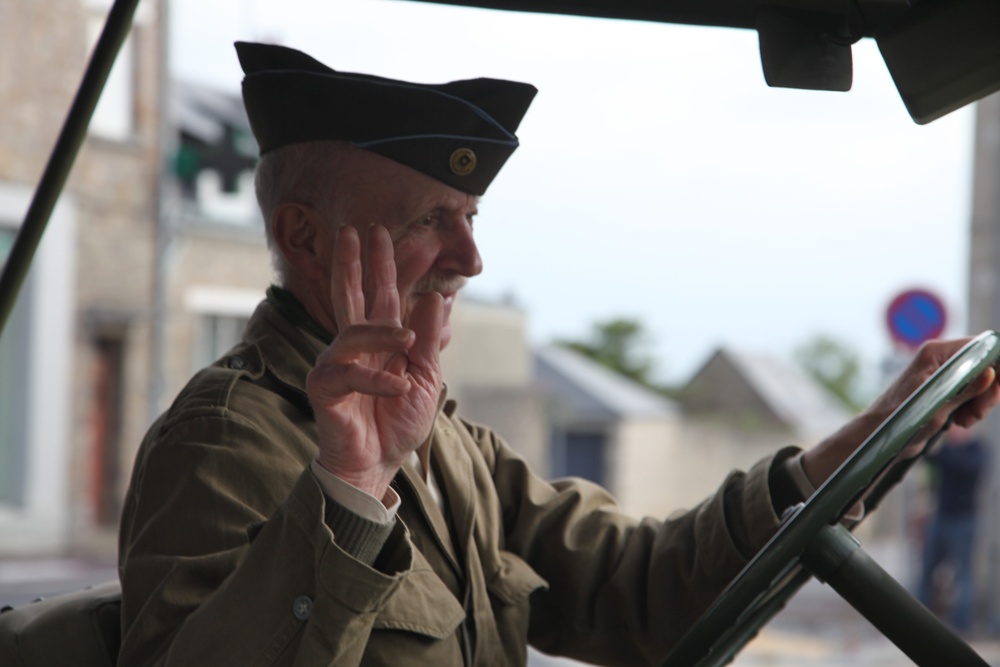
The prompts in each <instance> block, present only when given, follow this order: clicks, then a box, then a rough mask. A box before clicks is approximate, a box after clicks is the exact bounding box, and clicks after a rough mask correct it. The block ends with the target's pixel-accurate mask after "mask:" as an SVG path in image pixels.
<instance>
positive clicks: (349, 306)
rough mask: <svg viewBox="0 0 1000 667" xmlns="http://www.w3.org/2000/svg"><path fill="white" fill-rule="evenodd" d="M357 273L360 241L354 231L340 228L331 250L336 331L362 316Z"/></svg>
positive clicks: (360, 318)
mask: <svg viewBox="0 0 1000 667" xmlns="http://www.w3.org/2000/svg"><path fill="white" fill-rule="evenodd" d="M361 274H362V269H361V241H360V239H359V238H358V232H357V230H356V229H354V228H353V227H351V226H349V225H341V227H340V229H339V230H337V239H336V241H335V243H334V248H333V268H332V270H331V271H330V296H331V299H332V301H333V314H334V316H335V317H336V318H337V329H338V330H340V331H343V330H344V329H346V328H347V327H349V326H351V325H352V324H357V323H358V322H361V321H362V320H363V318H364V316H365V295H364V285H363V282H362V281H363V278H362V275H361Z"/></svg>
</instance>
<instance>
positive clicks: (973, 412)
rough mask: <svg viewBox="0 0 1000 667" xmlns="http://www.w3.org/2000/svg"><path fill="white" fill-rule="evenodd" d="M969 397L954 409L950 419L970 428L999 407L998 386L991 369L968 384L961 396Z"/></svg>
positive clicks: (999, 391) (999, 385)
mask: <svg viewBox="0 0 1000 667" xmlns="http://www.w3.org/2000/svg"><path fill="white" fill-rule="evenodd" d="M966 394H968V395H969V398H966V399H964V400H963V401H962V403H961V405H960V406H959V407H958V408H956V409H955V412H954V413H953V416H952V419H953V420H954V421H955V423H956V424H958V425H959V426H963V427H966V428H968V427H970V426H972V425H974V424H975V423H976V422H978V421H980V420H981V419H983V418H984V417H986V415H987V414H988V413H989V412H990V410H992V409H993V408H995V407H997V406H998V405H1000V384H998V383H997V373H996V370H995V369H993V368H987V369H986V370H985V371H983V372H982V373H981V374H980V376H979V377H977V378H976V379H975V380H974V381H973V382H971V383H970V385H969V387H968V388H967V389H966V390H965V391H964V392H962V395H963V396H964V395H966Z"/></svg>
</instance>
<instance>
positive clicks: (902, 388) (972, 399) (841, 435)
mask: <svg viewBox="0 0 1000 667" xmlns="http://www.w3.org/2000/svg"><path fill="white" fill-rule="evenodd" d="M970 340H972V339H971V338H962V339H958V340H950V341H930V342H928V343H925V344H924V345H923V346H921V348H920V350H919V351H918V352H917V354H916V356H915V357H914V358H913V361H911V362H910V364H909V365H908V366H907V368H906V370H904V371H903V373H902V374H900V376H899V377H898V378H896V380H895V381H894V382H893V383H892V384H891V385H890V386H889V388H888V389H886V390H885V391H884V392H883V393H882V395H881V396H879V397H878V398H877V399H875V401H874V402H873V403H872V404H871V406H869V407H868V409H866V410H865V411H864V412H862V413H861V414H860V415H858V416H857V417H856V418H855V419H853V420H852V421H851V422H849V423H848V424H847V425H846V426H844V427H843V428H842V429H840V430H839V431H837V432H836V433H835V434H834V435H832V436H830V437H829V438H827V439H826V440H824V441H823V442H821V443H820V444H818V445H816V447H814V448H813V449H811V450H810V451H808V452H806V453H805V454H804V455H803V459H802V467H803V469H804V470H805V473H806V476H807V477H809V481H810V482H812V483H813V485H814V486H816V487H819V486H820V485H821V484H822V483H823V482H824V481H826V479H827V477H829V476H830V475H832V474H833V472H834V471H835V470H836V469H837V468H838V467H840V464H841V463H843V462H844V461H845V460H847V458H848V457H849V456H850V455H851V454H852V453H854V450H855V449H857V448H858V446H860V445H861V443H863V442H864V441H865V440H866V439H867V438H868V436H869V435H871V434H872V433H873V432H874V431H875V429H876V428H878V426H879V425H880V424H881V423H882V422H884V421H885V420H886V419H887V418H888V417H889V415H891V414H892V413H893V412H894V411H895V410H896V408H898V407H899V406H900V405H901V404H902V403H903V401H905V400H906V399H907V397H909V396H910V394H912V393H913V392H914V391H916V390H917V388H918V387H920V385H921V384H923V383H924V382H925V381H926V380H927V378H929V377H930V376H931V375H933V374H934V372H935V371H936V370H937V369H938V368H940V367H941V365H943V364H944V363H945V362H946V361H947V360H948V359H949V358H950V357H951V356H952V355H953V354H955V353H956V352H958V351H959V350H960V349H961V348H962V346H963V345H965V344H966V343H968V342H969V341H970ZM998 404H1000V384H998V381H997V374H996V371H995V370H994V369H993V368H988V369H986V370H985V371H983V372H982V373H981V374H980V375H979V377H977V378H975V379H974V380H972V381H971V382H970V383H969V385H968V386H967V387H966V388H965V389H964V390H963V391H962V393H961V394H959V395H958V396H957V397H956V398H955V399H953V400H952V401H950V402H949V403H947V404H945V405H944V406H942V407H941V409H940V410H938V412H937V413H936V414H935V415H934V416H933V417H932V418H931V420H930V422H929V423H928V424H927V426H926V427H925V428H924V429H922V430H921V431H920V433H918V434H917V435H916V436H915V437H914V439H913V441H912V442H911V443H910V444H909V445H908V446H907V448H906V451H905V453H906V454H910V455H912V454H915V453H916V452H919V451H920V450H921V449H922V448H923V446H924V444H925V443H926V442H927V440H928V439H929V438H931V437H932V436H933V435H934V434H935V433H937V432H938V431H940V430H941V428H943V427H944V425H945V423H946V422H947V421H948V418H949V416H950V417H951V419H952V420H953V421H954V423H956V424H958V425H959V426H965V427H970V426H972V425H973V424H975V423H976V422H978V421H980V420H981V419H983V418H984V417H985V416H986V414H987V413H988V412H989V411H990V410H992V409H993V408H994V407H996V406H997V405H998Z"/></svg>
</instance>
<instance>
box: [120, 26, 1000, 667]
mask: <svg viewBox="0 0 1000 667" xmlns="http://www.w3.org/2000/svg"><path fill="white" fill-rule="evenodd" d="M237 49H238V52H239V56H240V60H241V63H242V65H243V68H244V71H245V73H246V77H245V79H244V89H243V92H244V100H245V102H246V106H247V111H248V114H249V118H250V121H251V126H252V128H253V131H254V134H255V136H256V137H257V140H258V143H259V145H260V148H261V155H262V157H261V162H260V165H259V169H258V197H259V200H260V202H261V209H262V212H263V214H264V216H265V219H266V224H267V227H268V235H269V243H270V246H271V248H272V250H273V252H274V253H275V254H276V257H277V261H276V265H277V267H278V274H279V276H280V283H281V284H280V286H275V287H272V288H271V289H270V290H269V293H268V298H267V300H266V301H265V302H263V303H262V304H261V305H260V307H259V308H258V310H257V312H256V313H255V314H254V316H253V318H252V319H251V321H250V323H249V324H248V326H247V329H246V332H245V334H244V336H243V342H242V343H241V344H240V345H238V346H237V347H235V348H234V349H233V350H231V351H230V352H229V353H228V354H227V355H226V356H225V357H224V358H222V359H221V360H219V361H218V362H217V363H216V364H214V365H213V366H212V367H210V368H207V369H205V370H203V371H201V372H200V373H199V374H198V375H196V376H195V377H194V378H193V379H192V380H191V382H190V383H189V384H188V386H187V387H186V388H185V389H184V390H183V392H182V393H181V394H180V396H179V397H178V398H177V400H176V401H175V403H174V405H173V406H172V407H171V408H170V409H169V410H168V411H167V412H166V413H165V414H164V415H163V417H161V419H160V420H158V421H157V423H156V424H154V426H153V427H152V428H151V429H150V431H149V434H148V435H147V437H146V439H145V441H144V443H143V445H142V448H141V450H140V453H139V456H138V459H137V461H136V466H135V469H134V472H133V477H132V482H131V485H130V490H129V494H128V497H127V501H126V507H125V512H124V516H123V520H122V529H121V543H120V569H121V579H122V588H123V646H122V652H121V657H120V661H119V664H120V665H123V666H125V667H136V666H139V665H147V666H151V665H183V666H185V667H189V666H191V665H222V664H241V665H242V664H253V665H307V664H308V665H313V664H315V665H434V666H440V665H523V664H524V663H525V661H526V650H527V649H526V647H527V645H528V644H529V643H530V644H533V645H534V646H536V647H538V648H539V649H541V650H543V651H547V652H551V653H556V654H561V655H567V656H571V657H575V658H578V659H581V660H585V661H588V662H595V663H601V664H619V665H639V664H658V663H659V662H660V661H662V660H663V659H664V657H665V655H666V654H667V652H668V651H669V649H670V648H671V646H672V645H674V644H675V643H676V641H677V640H678V639H679V637H680V635H681V634H682V632H683V631H684V630H685V629H686V628H687V627H688V626H689V625H690V624H691V623H692V622H693V621H694V620H695V619H696V618H697V617H698V615H699V614H700V613H701V612H702V611H703V610H704V609H705V608H706V606H707V605H708V604H709V603H710V602H711V601H712V599H713V598H714V597H715V596H716V595H717V594H718V593H719V591H721V590H722V588H723V587H724V586H725V585H726V583H727V582H728V581H729V580H730V579H731V578H732V577H733V576H734V575H735V574H736V573H738V572H739V570H740V569H741V568H742V567H743V566H744V565H745V564H746V563H747V562H748V560H749V559H750V558H751V557H752V556H753V555H754V553H755V552H756V551H757V550H758V549H759V548H760V547H761V546H762V545H763V544H765V542H766V541H767V540H768V538H769V537H771V536H772V535H773V533H774V532H775V531H776V530H777V528H778V515H779V514H780V513H781V511H782V510H783V509H784V508H785V507H787V506H789V505H790V504H792V503H794V502H797V501H799V500H801V499H802V498H803V497H804V496H805V495H807V494H808V493H809V492H810V489H811V488H812V487H814V486H816V485H818V484H819V483H821V482H822V481H823V480H824V479H825V478H826V477H827V476H828V475H829V474H830V473H831V472H832V471H833V470H834V469H835V468H836V467H837V466H838V465H839V464H840V463H841V462H842V461H843V460H844V459H845V458H846V457H847V456H848V455H849V454H850V453H851V452H852V451H853V450H854V449H855V447H856V446H857V445H858V444H859V443H860V442H862V441H863V440H864V438H865V437H866V436H867V435H868V434H869V433H870V432H871V431H872V430H873V429H874V428H875V427H876V426H877V425H878V424H879V423H881V421H882V420H883V419H884V418H885V417H886V416H888V414H890V413H891V411H892V410H893V409H894V408H895V407H896V406H897V405H898V404H899V402H900V401H901V400H902V398H904V397H905V396H906V395H908V393H909V391H910V390H911V389H913V388H915V387H916V386H917V385H918V383H919V382H920V381H921V380H922V379H924V378H926V377H927V376H928V375H929V374H930V373H931V372H932V371H933V370H934V369H935V368H936V367H937V366H939V365H940V363H941V362H942V361H943V360H944V359H946V358H947V357H948V356H949V355H950V354H951V353H952V352H954V351H955V350H957V349H958V346H959V344H960V343H959V342H952V343H935V344H931V345H928V346H926V347H925V348H924V350H923V351H922V352H921V353H920V355H918V358H917V360H916V361H915V362H914V364H913V365H912V367H911V368H910V369H909V370H908V371H907V373H906V374H904V376H903V377H902V378H901V379H900V380H899V381H898V382H897V383H896V384H895V385H894V386H893V387H892V388H890V390H889V391H888V392H887V393H886V394H885V395H883V396H882V397H881V398H880V399H879V400H877V401H876V402H875V404H874V405H873V406H872V407H871V408H869V409H868V410H867V411H866V412H864V413H863V414H862V415H861V416H860V417H858V418H857V419H855V420H854V421H852V422H850V423H849V424H847V425H845V426H844V428H843V429H841V431H839V432H838V433H836V434H834V435H833V436H831V437H830V438H829V439H828V440H826V441H824V442H823V443H821V444H820V445H819V446H817V447H816V448H815V449H813V450H810V451H809V452H805V453H800V452H799V450H797V449H794V448H785V449H783V450H781V451H779V452H778V453H776V454H775V455H774V456H773V457H770V458H768V459H766V460H764V461H761V462H760V463H759V464H757V465H756V466H754V467H753V468H752V469H751V470H749V471H748V472H746V473H741V472H734V473H732V474H731V475H730V476H729V477H728V478H727V479H726V480H725V481H724V482H723V483H722V486H721V487H720V488H719V490H718V491H717V492H716V493H715V494H714V495H713V496H712V497H710V498H708V499H706V500H705V501H704V502H703V503H702V504H701V505H699V506H698V507H696V508H694V509H693V510H691V511H688V512H686V513H684V514H681V515H679V516H677V517H673V518H671V519H670V520H668V521H658V520H653V519H644V520H638V519H634V518H630V517H626V516H623V515H622V514H621V512H620V511H619V510H618V509H617V507H616V506H615V504H614V501H613V500H612V498H610V497H609V496H608V494H607V493H606V492H605V491H603V490H602V489H600V488H598V487H597V486H594V485H592V484H588V483H586V482H583V481H579V480H575V481H572V480H569V481H559V482H548V481H545V480H543V479H541V478H539V477H538V476H536V475H534V474H533V473H532V472H531V470H530V469H529V468H528V466H527V465H526V464H525V463H524V461H523V460H522V459H521V458H520V457H519V456H518V455H517V454H516V453H514V451H513V450H512V449H510V448H509V447H508V446H507V445H506V444H505V443H504V441H503V440H502V439H501V438H500V437H499V436H498V435H497V434H495V433H493V432H492V431H490V430H489V429H487V428H485V427H483V426H479V425H476V424H472V423H469V422H467V421H464V420H463V419H462V418H461V417H460V415H459V413H458V412H457V407H456V405H455V403H454V402H453V401H450V400H448V399H447V398H446V396H445V393H444V389H443V381H442V377H441V370H440V364H439V352H440V350H441V349H442V348H443V347H444V346H445V345H447V344H448V341H449V340H450V337H451V332H450V329H449V324H448V321H449V314H450V310H451V305H452V302H453V300H454V298H455V294H456V293H457V292H458V290H459V289H460V288H461V287H462V285H463V284H464V283H465V281H466V280H467V279H468V278H470V277H472V276H475V275H476V274H478V273H479V272H480V270H481V269H482V260H481V258H480V256H479V253H478V250H477V248H476V243H475V240H474V238H473V219H474V217H475V216H476V214H477V212H478V198H479V196H480V195H481V194H482V193H483V192H484V191H485V190H486V187H487V186H488V185H489V183H490V182H491V181H492V179H493V177H494V176H495V175H496V173H497V172H498V171H499V169H500V167H501V166H502V165H503V163H504V161H505V160H506V159H507V157H508V156H509V155H510V154H511V152H513V150H514V148H515V147H516V146H517V139H516V137H515V136H514V132H515V131H516V129H517V126H518V124H519V122H520V120H521V117H522V116H523V114H524V113H525V111H526V110H527V107H528V105H529V104H530V102H531V100H532V97H533V96H534V93H535V90H534V88H533V87H531V86H529V85H527V84H521V83H515V82H509V81H497V80H491V79H476V80H472V81H459V82H452V83H450V84H442V85H439V86H428V85H419V84H412V83H406V82H400V81H392V80H388V79H381V78H377V77H370V76H365V75H356V74H343V73H338V72H334V71H333V70H331V69H329V68H328V67H326V66H325V65H323V64H321V63H319V62H318V61H316V60H314V59H312V58H311V57H309V56H307V55H305V54H303V53H301V52H298V51H295V50H292V49H286V48H283V47H276V46H267V45H262V44H238V45H237ZM964 398H965V399H968V400H967V402H965V403H964V405H963V406H962V407H961V408H960V410H959V411H958V412H957V413H956V414H955V415H954V418H955V419H956V420H957V421H962V422H967V423H971V422H973V421H975V420H977V419H979V418H981V417H982V416H983V414H985V412H986V411H987V410H988V409H990V408H991V407H993V406H994V405H995V404H996V403H997V402H998V400H1000V390H998V386H997V384H996V382H995V378H994V375H993V373H992V371H987V372H986V373H984V374H983V376H981V377H980V378H979V379H978V380H977V381H976V382H974V383H973V386H972V387H971V388H970V389H969V390H968V392H967V394H966V395H965V396H964ZM946 417H947V415H946V414H941V415H939V416H938V418H937V419H936V420H935V422H934V424H932V425H931V427H930V430H933V428H935V427H938V428H939V427H940V426H941V425H942V424H943V423H944V421H945V419H946Z"/></svg>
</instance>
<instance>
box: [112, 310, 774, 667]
mask: <svg viewBox="0 0 1000 667" xmlns="http://www.w3.org/2000/svg"><path fill="white" fill-rule="evenodd" d="M323 347H324V343H322V342H321V341H320V340H319V339H318V338H314V337H313V336H311V335H310V334H308V333H306V331H304V330H303V329H300V328H298V327H296V326H295V325H293V324H292V322H291V321H289V320H288V319H286V318H285V317H284V316H283V315H282V314H281V313H280V312H279V311H278V310H277V309H276V308H275V307H274V306H273V305H272V304H271V303H269V302H264V303H262V304H261V306H260V307H259V308H258V309H257V311H256V312H255V314H254V315H253V318H252V319H251V321H250V323H249V325H248V327H247V330H246V332H245V334H244V339H243V343H242V344H241V345H239V346H237V347H236V348H234V350H232V351H231V352H230V353H229V354H228V355H227V356H226V357H224V358H223V359H222V360H220V361H219V362H217V363H216V364H215V365H213V366H211V367H209V368H207V369H205V370H203V371H201V372H200V373H198V374H197V375H196V376H195V377H194V378H193V379H192V380H191V382H190V383H189V384H188V386H187V387H186V388H185V389H184V390H183V392H182V393H181V394H180V396H179V397H178V398H177V400H176V401H175V402H174V404H173V406H172V407H171V408H170V410H169V411H168V412H166V413H165V414H164V415H163V416H162V417H161V418H160V419H159V420H158V421H157V422H156V423H155V424H154V425H153V427H152V428H151V429H150V431H149V433H148V435H147V437H146V439H145V440H144V442H143V444H142V446H141V448H140V451H139V454H138V458H137V460H136V463H135V468H134V471H133V476H132V480H131V484H130V488H129V492H128V496H127V499H126V505H125V509H124V515H123V519H122V525H121V540H120V554H119V555H120V574H121V580H122V587H123V608H122V620H123V645H122V650H121V656H120V661H119V663H118V664H119V665H121V667H139V666H140V665H141V666H151V665H161V666H167V665H171V666H178V667H181V666H182V667H196V666H198V665H211V666H212V667H222V666H225V665H239V666H240V667H246V666H261V667H264V666H270V665H295V666H303V667H304V666H306V665H324V666H325V665H337V666H348V665H407V666H424V665H426V666H434V667H441V666H449V665H463V664H464V665H477V666H479V665H503V666H507V665H523V664H525V661H526V650H527V649H526V644H527V643H528V642H530V643H531V644H533V645H534V646H536V647H537V648H539V649H540V650H542V651H545V652H550V653H556V654H561V655H566V656H570V657H574V658H577V659H581V660H585V661H587V662H595V663H602V664H614V665H629V666H634V665H643V664H656V663H658V662H660V661H661V660H662V659H663V658H664V657H665V655H666V653H667V652H668V650H669V648H670V647H671V645H672V644H673V643H674V642H676V641H677V640H678V639H679V637H680V635H681V633H682V632H683V631H684V629H686V628H687V627H688V626H689V625H690V623H691V622H692V621H693V620H694V619H695V618H696V617H697V615H698V614H699V613H700V612H701V611H702V610H703V609H704V608H705V607H706V606H707V605H708V604H709V603H710V602H711V600H712V599H713V598H714V597H715V596H716V595H717V594H718V593H719V592H720V591H721V589H722V588H723V587H724V586H725V584H726V583H727V582H728V581H729V580H730V579H731V578H732V577H733V576H734V575H735V574H736V573H737V572H738V571H739V570H740V569H741V568H742V567H743V566H744V565H745V564H746V562H747V560H748V557H750V556H752V554H753V553H754V552H755V551H756V550H757V549H758V548H759V547H761V546H762V545H763V544H764V543H765V542H766V541H767V539H768V538H769V537H770V536H771V535H772V534H773V533H774V531H775V530H776V529H777V527H778V518H777V517H776V516H775V512H774V510H773V509H772V505H771V500H770V496H769V492H768V471H769V469H770V468H771V466H772V465H774V463H775V461H777V460H780V459H781V458H782V457H785V456H787V455H788V454H789V452H785V453H782V454H779V455H778V457H777V458H775V459H770V460H766V461H762V462H761V463H759V464H758V465H757V466H755V467H754V468H753V469H751V470H750V471H749V472H748V473H746V474H743V473H733V474H731V475H730V476H729V478H728V479H727V480H726V481H725V483H724V484H723V486H722V487H721V488H720V489H719V490H718V492H717V493H716V494H715V495H714V496H712V497H710V498H708V499H707V500H706V501H705V502H704V503H703V504H701V505H700V506H698V507H697V508H695V509H693V510H691V511H688V512H686V513H684V514H682V515H680V516H677V517H676V518H672V519H671V520H669V521H661V520H657V519H648V518H647V519H643V520H637V519H633V518H629V517H626V516H623V515H622V514H621V513H620V512H619V510H618V508H617V507H616V505H615V503H614V501H613V500H612V498H611V497H609V496H608V494H607V493H606V492H605V491H603V490H602V489H600V488H599V487H597V486H595V485H592V484H590V483H587V482H584V481H581V480H569V481H557V482H547V481H545V480H542V479H540V478H539V477H537V476H535V475H534V474H533V473H532V472H531V470H529V469H528V467H527V465H526V464H525V462H524V461H523V460H522V459H521V458H520V457H519V456H518V455H517V454H516V453H515V452H514V451H513V450H512V449H511V448H510V447H509V446H508V445H507V444H505V443H504V441H503V440H502V439H501V438H499V437H498V436H497V435H496V434H495V433H493V432H492V431H490V430H488V429H486V428H483V427H481V426H478V425H475V424H471V423H468V422H466V421H463V420H462V419H461V418H460V417H459V416H458V414H457V412H456V406H455V404H454V403H453V402H450V401H449V402H446V403H445V404H444V406H443V408H442V410H441V412H440V414H439V415H438V417H437V420H436V423H435V426H434V431H433V434H432V437H431V454H430V461H431V467H432V469H433V471H434V474H435V479H436V480H437V481H438V485H439V487H440V490H441V493H442V495H443V496H444V505H445V506H446V507H447V508H448V510H447V512H446V513H444V512H442V511H441V510H440V509H439V506H438V504H437V503H436V502H435V501H434V499H433V498H432V496H431V495H430V492H429V490H428V488H427V486H426V485H425V483H424V481H423V479H422V477H421V476H420V475H419V474H418V473H417V471H416V470H414V469H413V468H411V467H410V466H409V465H407V466H404V468H403V470H402V471H401V472H400V474H399V475H398V476H397V478H396V480H395V482H394V485H395V488H396V489H397V492H398V493H399V495H400V497H401V499H402V506H401V508H400V511H399V515H398V516H399V520H398V521H397V523H396V526H395V528H394V529H393V533H392V535H391V536H390V538H389V540H388V542H387V543H386V544H385V546H384V547H383V548H382V550H381V553H380V554H379V556H378V557H377V559H376V560H375V562H374V563H373V565H371V566H369V565H366V564H365V563H363V562H361V561H359V560H357V559H355V558H353V557H352V556H351V555H350V554H348V553H347V552H346V551H344V550H343V549H341V548H340V546H338V543H337V535H336V534H335V532H334V531H333V530H331V528H330V527H328V525H327V523H326V521H325V516H326V504H327V502H329V501H328V500H327V499H326V498H325V497H324V495H323V493H322V491H321V489H320V486H319V484H318V482H317V481H316V479H315V478H314V476H313V474H312V473H311V472H310V470H309V464H310V462H311V461H312V460H313V459H314V457H315V455H316V452H317V449H316V436H317V434H316V425H315V423H314V421H313V418H312V414H311V410H310V408H309V403H308V400H307V398H306V393H305V389H304V386H305V378H306V374H307V373H308V371H309V369H310V368H311V367H312V364H313V362H314V360H315V358H316V355H317V354H318V353H319V352H320V351H321V350H322V349H323Z"/></svg>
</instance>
